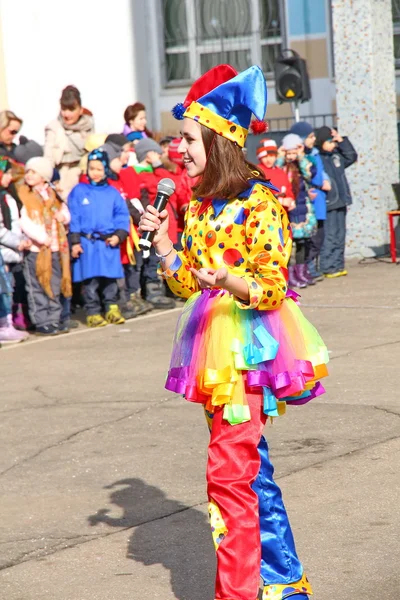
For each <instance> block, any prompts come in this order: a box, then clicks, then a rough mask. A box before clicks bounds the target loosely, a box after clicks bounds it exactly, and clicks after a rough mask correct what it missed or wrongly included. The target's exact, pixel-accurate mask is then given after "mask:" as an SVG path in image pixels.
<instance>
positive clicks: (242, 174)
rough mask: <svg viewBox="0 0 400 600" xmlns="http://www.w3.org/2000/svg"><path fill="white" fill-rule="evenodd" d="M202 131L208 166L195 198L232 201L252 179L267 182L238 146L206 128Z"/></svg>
mask: <svg viewBox="0 0 400 600" xmlns="http://www.w3.org/2000/svg"><path fill="white" fill-rule="evenodd" d="M200 127H201V137H202V139H203V144H204V148H205V151H206V156H207V163H206V166H205V169H204V172H203V174H202V175H201V176H200V181H199V183H198V184H197V185H196V186H195V187H194V188H193V191H194V192H195V193H196V196H199V197H202V198H207V197H212V198H226V199H227V200H230V199H232V198H237V196H238V195H239V194H241V193H242V192H244V190H246V189H247V188H248V187H249V181H248V180H249V179H259V180H260V181H265V175H263V174H262V173H261V171H260V170H259V169H258V168H257V167H256V166H255V165H253V164H252V163H251V162H249V161H247V160H246V158H245V156H244V154H243V151H242V149H241V148H240V147H239V146H237V145H236V144H235V143H234V142H231V141H230V140H228V139H227V138H224V137H222V136H221V135H218V134H217V133H215V132H214V131H212V130H211V129H209V128H208V127H205V126H204V125H200Z"/></svg>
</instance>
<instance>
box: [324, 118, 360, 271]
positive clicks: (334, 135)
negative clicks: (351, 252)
mask: <svg viewBox="0 0 400 600" xmlns="http://www.w3.org/2000/svg"><path fill="white" fill-rule="evenodd" d="M316 138H317V139H316V146H317V148H318V150H319V152H320V155H321V158H322V162H323V165H324V169H325V171H326V173H327V174H328V176H329V178H330V182H331V189H330V191H329V192H328V195H327V198H326V206H327V215H326V222H325V239H324V243H323V246H322V250H321V270H322V272H323V273H324V274H325V276H326V277H328V278H331V277H341V276H342V275H347V271H346V269H345V266H344V250H345V245H346V214H347V207H348V206H350V204H351V203H352V198H351V192H350V187H349V184H348V181H347V178H346V173H345V169H347V167H350V166H351V165H353V164H354V163H355V162H356V161H357V152H356V151H355V149H354V147H353V145H352V144H351V142H350V140H349V139H348V138H347V137H342V136H341V135H339V133H338V132H337V131H336V130H335V129H331V128H330V127H327V126H326V125H324V126H323V127H320V129H318V130H317V135H316Z"/></svg>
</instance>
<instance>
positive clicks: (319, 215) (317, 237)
mask: <svg viewBox="0 0 400 600" xmlns="http://www.w3.org/2000/svg"><path fill="white" fill-rule="evenodd" d="M290 133H295V134H297V135H298V136H300V137H301V139H302V140H303V143H304V152H305V154H306V156H307V157H308V158H309V159H310V160H311V161H312V163H313V165H314V167H315V175H314V176H313V178H312V179H311V181H310V189H309V191H308V193H309V195H310V198H311V199H312V201H313V208H314V213H315V218H316V219H317V228H316V231H315V233H314V234H313V235H312V236H311V237H310V239H309V242H308V244H307V246H306V252H307V255H306V263H307V268H308V271H309V273H310V275H311V276H312V277H313V278H314V279H315V280H317V281H320V280H321V279H323V275H322V273H321V272H320V271H319V270H318V265H319V257H320V253H321V248H322V244H323V242H324V223H325V219H326V192H329V190H330V189H331V184H330V180H329V177H328V175H327V174H326V172H325V170H324V165H323V163H322V159H321V157H320V155H319V151H318V149H317V148H316V147H315V140H316V137H315V132H314V129H313V127H312V126H311V125H310V123H307V122H306V121H299V122H298V123H295V124H294V125H293V126H292V127H291V129H290Z"/></svg>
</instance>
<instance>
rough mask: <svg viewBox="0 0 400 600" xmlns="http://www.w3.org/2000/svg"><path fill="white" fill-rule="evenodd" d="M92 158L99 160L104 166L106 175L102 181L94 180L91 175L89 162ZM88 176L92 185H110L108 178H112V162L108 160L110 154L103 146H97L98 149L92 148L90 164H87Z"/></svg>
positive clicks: (89, 159)
mask: <svg viewBox="0 0 400 600" xmlns="http://www.w3.org/2000/svg"><path fill="white" fill-rule="evenodd" d="M91 160H99V161H100V162H101V163H102V165H103V167H104V177H103V179H102V180H101V181H97V182H96V181H93V179H91V177H90V175H89V163H90V161H91ZM87 176H88V179H89V183H90V185H95V186H100V185H108V183H107V179H108V178H111V176H112V173H111V169H110V162H109V160H108V154H107V152H105V151H104V150H103V148H96V150H92V152H90V154H89V156H88V166H87Z"/></svg>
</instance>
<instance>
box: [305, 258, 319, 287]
mask: <svg viewBox="0 0 400 600" xmlns="http://www.w3.org/2000/svg"><path fill="white" fill-rule="evenodd" d="M303 267H304V277H305V278H306V279H307V280H308V281H307V285H315V284H316V283H317V282H316V281H314V277H313V276H312V275H311V273H310V271H309V270H308V266H307V263H305V264H304V265H303Z"/></svg>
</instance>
